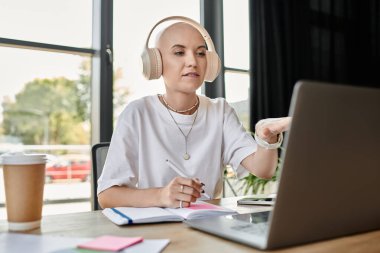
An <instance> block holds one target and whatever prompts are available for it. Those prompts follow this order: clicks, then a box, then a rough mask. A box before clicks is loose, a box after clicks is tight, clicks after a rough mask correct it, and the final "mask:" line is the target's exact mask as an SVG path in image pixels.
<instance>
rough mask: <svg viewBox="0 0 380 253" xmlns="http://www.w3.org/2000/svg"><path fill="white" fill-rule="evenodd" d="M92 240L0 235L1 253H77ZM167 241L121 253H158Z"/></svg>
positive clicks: (142, 243)
mask: <svg viewBox="0 0 380 253" xmlns="http://www.w3.org/2000/svg"><path fill="white" fill-rule="evenodd" d="M90 240H93V238H83V237H81V238H79V237H62V236H52V235H29V234H16V233H1V234H0V252H1V253H3V252H4V253H8V252H9V253H26V252H27V253H78V252H80V250H79V249H77V248H76V247H77V245H78V244H80V243H83V242H87V241H90ZM169 242H170V240H169V239H157V240H145V239H144V241H143V242H141V243H139V244H136V245H133V246H131V247H129V248H127V249H124V250H123V251H121V252H123V253H140V252H141V253H142V252H144V253H147V252H152V253H159V252H161V251H162V250H163V249H164V248H165V247H166V246H167V245H168V244H169Z"/></svg>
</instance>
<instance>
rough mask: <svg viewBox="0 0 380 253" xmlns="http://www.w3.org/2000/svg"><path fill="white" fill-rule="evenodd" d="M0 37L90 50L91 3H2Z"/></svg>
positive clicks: (13, 0) (14, 0) (46, 0)
mask: <svg viewBox="0 0 380 253" xmlns="http://www.w3.org/2000/svg"><path fill="white" fill-rule="evenodd" d="M0 6H1V8H0V37H3V38H9V39H18V40H27V41H34V42H43V43H48V44H58V45H65V46H74V47H91V40H92V0H80V1H77V0H65V1H51V0H33V1H23V0H0Z"/></svg>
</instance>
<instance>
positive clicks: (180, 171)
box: [166, 159, 211, 199]
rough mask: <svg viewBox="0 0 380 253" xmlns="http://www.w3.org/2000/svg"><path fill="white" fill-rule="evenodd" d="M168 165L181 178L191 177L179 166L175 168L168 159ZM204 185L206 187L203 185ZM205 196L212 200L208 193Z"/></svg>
mask: <svg viewBox="0 0 380 253" xmlns="http://www.w3.org/2000/svg"><path fill="white" fill-rule="evenodd" d="M166 163H167V164H168V165H169V167H170V168H171V169H172V170H174V171H175V172H177V173H178V175H180V176H181V177H189V176H187V175H186V174H185V173H184V172H183V171H182V170H180V169H179V168H178V167H177V166H175V165H174V164H173V163H172V162H171V161H170V160H168V159H166ZM202 185H204V184H203V183H202ZM203 196H205V197H206V198H208V199H211V197H210V196H209V195H208V194H207V193H203Z"/></svg>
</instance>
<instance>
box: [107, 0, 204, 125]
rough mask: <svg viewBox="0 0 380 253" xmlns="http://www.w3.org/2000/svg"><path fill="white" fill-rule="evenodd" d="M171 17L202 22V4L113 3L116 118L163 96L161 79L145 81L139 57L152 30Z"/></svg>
mask: <svg viewBox="0 0 380 253" xmlns="http://www.w3.org/2000/svg"><path fill="white" fill-rule="evenodd" d="M168 16H186V17H189V18H192V19H194V20H196V21H198V22H199V20H200V5H199V1H193V0H185V1H181V4H178V1H176V0H163V1H151V0H140V1H126V0H115V1H114V32H113V34H114V54H115V57H114V60H115V61H114V70H115V78H114V98H115V100H114V118H117V116H118V115H119V114H120V112H121V110H122V109H123V108H124V106H125V105H126V103H128V102H130V101H132V100H134V99H137V98H141V97H143V96H147V95H152V94H157V93H164V85H163V82H162V78H161V79H158V80H151V81H147V80H145V78H144V77H143V75H142V69H141V58H140V55H141V52H142V50H143V48H144V46H145V41H146V38H147V35H148V33H149V31H150V30H151V28H152V27H153V26H154V25H155V24H156V23H157V21H159V20H160V19H163V18H165V17H168ZM165 24H167V23H164V24H163V25H165ZM159 30H160V26H159V27H157V29H156V30H155V32H154V33H153V34H152V36H151V40H150V42H151V43H154V38H155V35H156V34H157V31H159ZM151 43H150V44H149V45H150V46H152V45H151Z"/></svg>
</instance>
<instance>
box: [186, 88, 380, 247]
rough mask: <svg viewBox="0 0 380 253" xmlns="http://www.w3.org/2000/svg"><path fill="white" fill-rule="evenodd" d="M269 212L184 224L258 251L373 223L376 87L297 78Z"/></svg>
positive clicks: (378, 141)
mask: <svg viewBox="0 0 380 253" xmlns="http://www.w3.org/2000/svg"><path fill="white" fill-rule="evenodd" d="M289 115H290V116H292V117H293V120H292V125H291V127H290V130H289V132H288V133H287V134H286V136H285V140H284V148H285V150H284V151H283V152H282V154H281V158H282V159H281V160H282V161H283V162H282V164H281V168H280V171H281V175H280V179H279V185H278V191H277V198H276V201H275V204H274V206H273V209H272V211H270V212H260V213H249V214H238V215H229V216H222V217H216V218H208V219H204V220H190V221H186V222H185V223H186V224H187V225H189V226H190V227H192V228H195V229H199V230H202V231H204V232H207V233H210V234H214V235H217V236H220V237H223V238H226V239H229V240H233V241H236V242H239V243H243V244H246V245H249V246H252V247H255V248H258V249H275V248H280V247H286V246H291V245H299V244H304V243H310V242H315V241H320V240H325V239H329V238H335V237H340V236H344V235H351V234H356V233H361V232H365V231H370V230H376V229H380V196H379V194H380V183H379V180H380V89H375V88H363V87H353V86H347V85H337V84H328V83H320V82H312V81H300V82H298V83H297V84H296V85H295V87H294V90H293V96H292V101H291V106H290V111H289Z"/></svg>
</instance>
